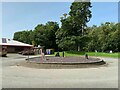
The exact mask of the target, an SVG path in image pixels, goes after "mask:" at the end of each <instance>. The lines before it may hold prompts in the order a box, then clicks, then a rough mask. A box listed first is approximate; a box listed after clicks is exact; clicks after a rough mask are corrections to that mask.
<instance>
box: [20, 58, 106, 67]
mask: <svg viewBox="0 0 120 90" xmlns="http://www.w3.org/2000/svg"><path fill="white" fill-rule="evenodd" d="M105 64H106V63H105V61H103V60H102V59H100V58H94V57H89V59H85V57H54V56H47V57H45V58H41V57H34V58H29V59H26V62H25V61H24V62H21V63H20V65H21V66H25V67H31V68H40V69H67V68H71V69H72V68H88V67H98V66H101V65H105Z"/></svg>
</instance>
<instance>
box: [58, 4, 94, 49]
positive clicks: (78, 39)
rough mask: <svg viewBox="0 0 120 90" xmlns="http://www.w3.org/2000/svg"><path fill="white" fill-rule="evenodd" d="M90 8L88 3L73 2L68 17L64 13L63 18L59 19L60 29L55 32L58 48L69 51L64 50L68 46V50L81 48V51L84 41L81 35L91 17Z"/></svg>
mask: <svg viewBox="0 0 120 90" xmlns="http://www.w3.org/2000/svg"><path fill="white" fill-rule="evenodd" d="M90 7H91V3H90V2H73V3H72V5H71V7H70V9H71V10H70V12H69V15H68V16H67V14H66V13H65V14H63V15H64V16H63V17H61V23H62V26H61V29H59V30H58V31H57V32H56V38H57V40H56V42H57V44H58V47H59V48H64V49H65V50H70V49H68V48H65V46H69V48H72V49H73V50H77V49H78V48H79V49H80V48H81V50H82V49H83V47H84V41H83V40H84V39H85V37H84V36H83V34H85V28H86V26H87V25H86V23H87V22H89V20H90V18H91V16H92V15H91V11H90ZM83 31H84V32H83ZM70 38H71V39H70ZM83 38H84V39H83ZM66 40H67V41H66ZM68 40H69V41H68ZM70 41H71V43H70ZM66 42H69V43H66ZM61 43H62V44H64V45H62V44H61ZM73 46H74V48H73ZM79 49H78V50H79Z"/></svg>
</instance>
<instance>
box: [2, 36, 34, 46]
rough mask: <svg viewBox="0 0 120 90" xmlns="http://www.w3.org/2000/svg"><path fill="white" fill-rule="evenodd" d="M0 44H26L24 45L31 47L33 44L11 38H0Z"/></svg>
mask: <svg viewBox="0 0 120 90" xmlns="http://www.w3.org/2000/svg"><path fill="white" fill-rule="evenodd" d="M0 45H5V46H26V47H33V45H30V44H26V43H22V42H19V41H16V40H13V39H7V38H1V39H0Z"/></svg>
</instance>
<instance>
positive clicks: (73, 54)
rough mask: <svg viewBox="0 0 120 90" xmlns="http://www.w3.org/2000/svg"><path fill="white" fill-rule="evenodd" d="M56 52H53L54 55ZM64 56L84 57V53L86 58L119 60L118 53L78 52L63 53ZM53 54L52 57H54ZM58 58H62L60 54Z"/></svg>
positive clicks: (119, 55)
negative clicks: (86, 55) (95, 57)
mask: <svg viewBox="0 0 120 90" xmlns="http://www.w3.org/2000/svg"><path fill="white" fill-rule="evenodd" d="M56 53H57V52H55V54H56ZM64 53H65V56H84V55H85V53H86V54H88V56H100V57H111V58H118V57H119V58H120V52H118V53H104V52H97V53H95V52H78V51H65V52H64ZM55 54H53V55H55ZM60 56H62V52H60Z"/></svg>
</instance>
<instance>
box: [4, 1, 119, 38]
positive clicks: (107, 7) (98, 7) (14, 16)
mask: <svg viewBox="0 0 120 90" xmlns="http://www.w3.org/2000/svg"><path fill="white" fill-rule="evenodd" d="M70 5H71V2H16V3H15V2H4V3H2V37H6V38H13V34H14V32H17V31H22V30H33V29H34V28H35V26H37V25H38V24H45V23H46V22H47V21H55V22H58V23H59V24H60V17H61V16H62V15H63V13H68V12H69V10H70V9H69V8H70ZM91 10H92V18H91V20H90V22H89V23H88V26H92V25H94V24H95V25H98V26H99V25H100V24H101V23H104V22H106V21H109V22H118V3H117V2H103V3H102V2H93V3H92V8H91Z"/></svg>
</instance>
